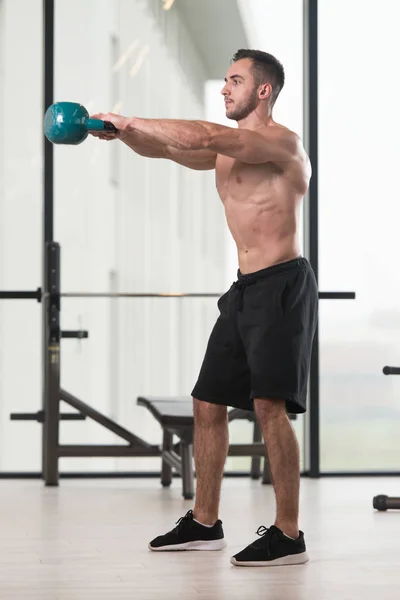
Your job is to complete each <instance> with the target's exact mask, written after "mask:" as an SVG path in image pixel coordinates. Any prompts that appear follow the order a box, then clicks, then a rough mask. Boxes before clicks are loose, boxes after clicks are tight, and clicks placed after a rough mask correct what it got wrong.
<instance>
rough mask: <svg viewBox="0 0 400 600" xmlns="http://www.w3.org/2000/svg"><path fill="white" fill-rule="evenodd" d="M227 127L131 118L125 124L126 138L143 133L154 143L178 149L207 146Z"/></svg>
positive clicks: (185, 121) (191, 122)
mask: <svg viewBox="0 0 400 600" xmlns="http://www.w3.org/2000/svg"><path fill="white" fill-rule="evenodd" d="M225 130H229V128H227V127H224V126H223V125H217V124H216V123H209V122H207V121H187V120H181V119H179V120H175V119H139V118H136V117H134V118H132V119H130V120H129V124H128V125H127V134H128V135H127V140H129V138H132V139H134V138H135V136H137V135H138V134H143V135H144V136H145V137H146V138H148V139H149V140H151V141H152V142H154V143H159V144H164V145H165V146H171V147H173V148H177V149H179V150H202V149H204V148H209V146H210V140H211V139H212V138H213V137H214V136H215V135H217V134H221V133H223V132H224V131H225Z"/></svg>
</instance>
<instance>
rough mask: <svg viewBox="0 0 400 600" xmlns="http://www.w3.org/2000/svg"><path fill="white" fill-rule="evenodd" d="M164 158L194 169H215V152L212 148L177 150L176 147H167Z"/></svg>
mask: <svg viewBox="0 0 400 600" xmlns="http://www.w3.org/2000/svg"><path fill="white" fill-rule="evenodd" d="M166 158H169V159H170V160H173V161H174V162H176V163H178V164H179V165H182V166H183V167H188V168H189V169H194V170H196V171H208V170H211V169H215V163H216V160H217V153H216V152H214V151H213V150H187V151H185V150H178V149H177V148H172V147H171V146H168V147H167V151H166Z"/></svg>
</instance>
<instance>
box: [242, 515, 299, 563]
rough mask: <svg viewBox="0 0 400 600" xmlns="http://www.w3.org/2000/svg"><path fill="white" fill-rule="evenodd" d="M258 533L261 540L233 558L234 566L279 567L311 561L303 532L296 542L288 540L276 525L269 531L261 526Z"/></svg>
mask: <svg viewBox="0 0 400 600" xmlns="http://www.w3.org/2000/svg"><path fill="white" fill-rule="evenodd" d="M256 533H257V535H259V536H261V537H260V539H258V540H256V541H255V542H253V543H252V544H250V545H249V546H247V548H245V549H244V550H242V551H241V552H239V553H238V554H235V556H233V557H232V558H231V563H232V564H233V565H235V566H237V567H277V566H282V565H299V564H303V563H305V562H307V561H308V560H309V558H308V554H307V552H306V544H305V542H304V533H303V532H302V531H300V533H299V537H298V538H297V539H296V540H292V539H291V538H288V537H287V536H286V535H285V534H284V533H283V532H282V531H281V530H280V529H279V528H278V527H275V525H272V527H270V528H269V529H267V528H266V527H264V526H263V525H261V527H259V528H258V529H257V532H256Z"/></svg>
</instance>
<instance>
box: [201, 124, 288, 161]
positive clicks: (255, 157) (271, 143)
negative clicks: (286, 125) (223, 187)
mask: <svg viewBox="0 0 400 600" xmlns="http://www.w3.org/2000/svg"><path fill="white" fill-rule="evenodd" d="M209 148H210V149H213V150H215V151H216V152H218V153H219V154H223V155H224V156H230V157H231V158H235V159H236V160H240V161H241V162H244V163H249V164H262V163H266V162H276V163H284V162H289V161H290V160H291V159H292V158H293V156H294V155H295V152H296V141H295V139H294V137H293V136H284V135H276V134H275V133H274V134H272V135H264V134H260V133H257V132H255V131H250V130H246V129H242V130H240V129H236V130H233V131H232V132H231V131H229V132H224V133H223V134H222V135H219V136H215V137H214V138H213V139H212V140H211V141H210V144H209Z"/></svg>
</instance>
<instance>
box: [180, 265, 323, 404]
mask: <svg viewBox="0 0 400 600" xmlns="http://www.w3.org/2000/svg"><path fill="white" fill-rule="evenodd" d="M218 308H219V311H220V315H219V317H218V319H217V322H216V323H215V325H214V328H213V330H212V332H211V336H210V339H209V342H208V345H207V350H206V354H205V357H204V361H203V364H202V367H201V370H200V374H199V378H198V380H197V383H196V385H195V387H194V389H193V391H192V396H193V397H194V398H197V399H199V400H205V401H206V402H211V403H214V404H223V405H226V406H234V407H237V408H242V409H245V410H254V404H253V400H254V398H271V399H281V400H285V401H286V407H287V412H288V413H304V412H305V411H306V399H307V385H308V376H309V370H310V360H311V351H312V344H313V339H314V334H315V330H316V326H317V320H318V289H317V282H316V279H315V275H314V271H313V270H312V268H311V265H310V263H309V262H308V260H307V259H306V258H303V257H299V258H297V259H294V260H290V261H288V262H285V263H280V264H278V265H274V266H272V267H268V268H267V269H262V270H261V271H256V272H255V273H251V274H248V275H242V274H241V273H240V272H238V281H236V282H235V283H233V284H232V286H231V288H230V289H229V291H228V292H227V293H226V294H224V295H223V296H222V297H221V298H220V299H219V300H218Z"/></svg>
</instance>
